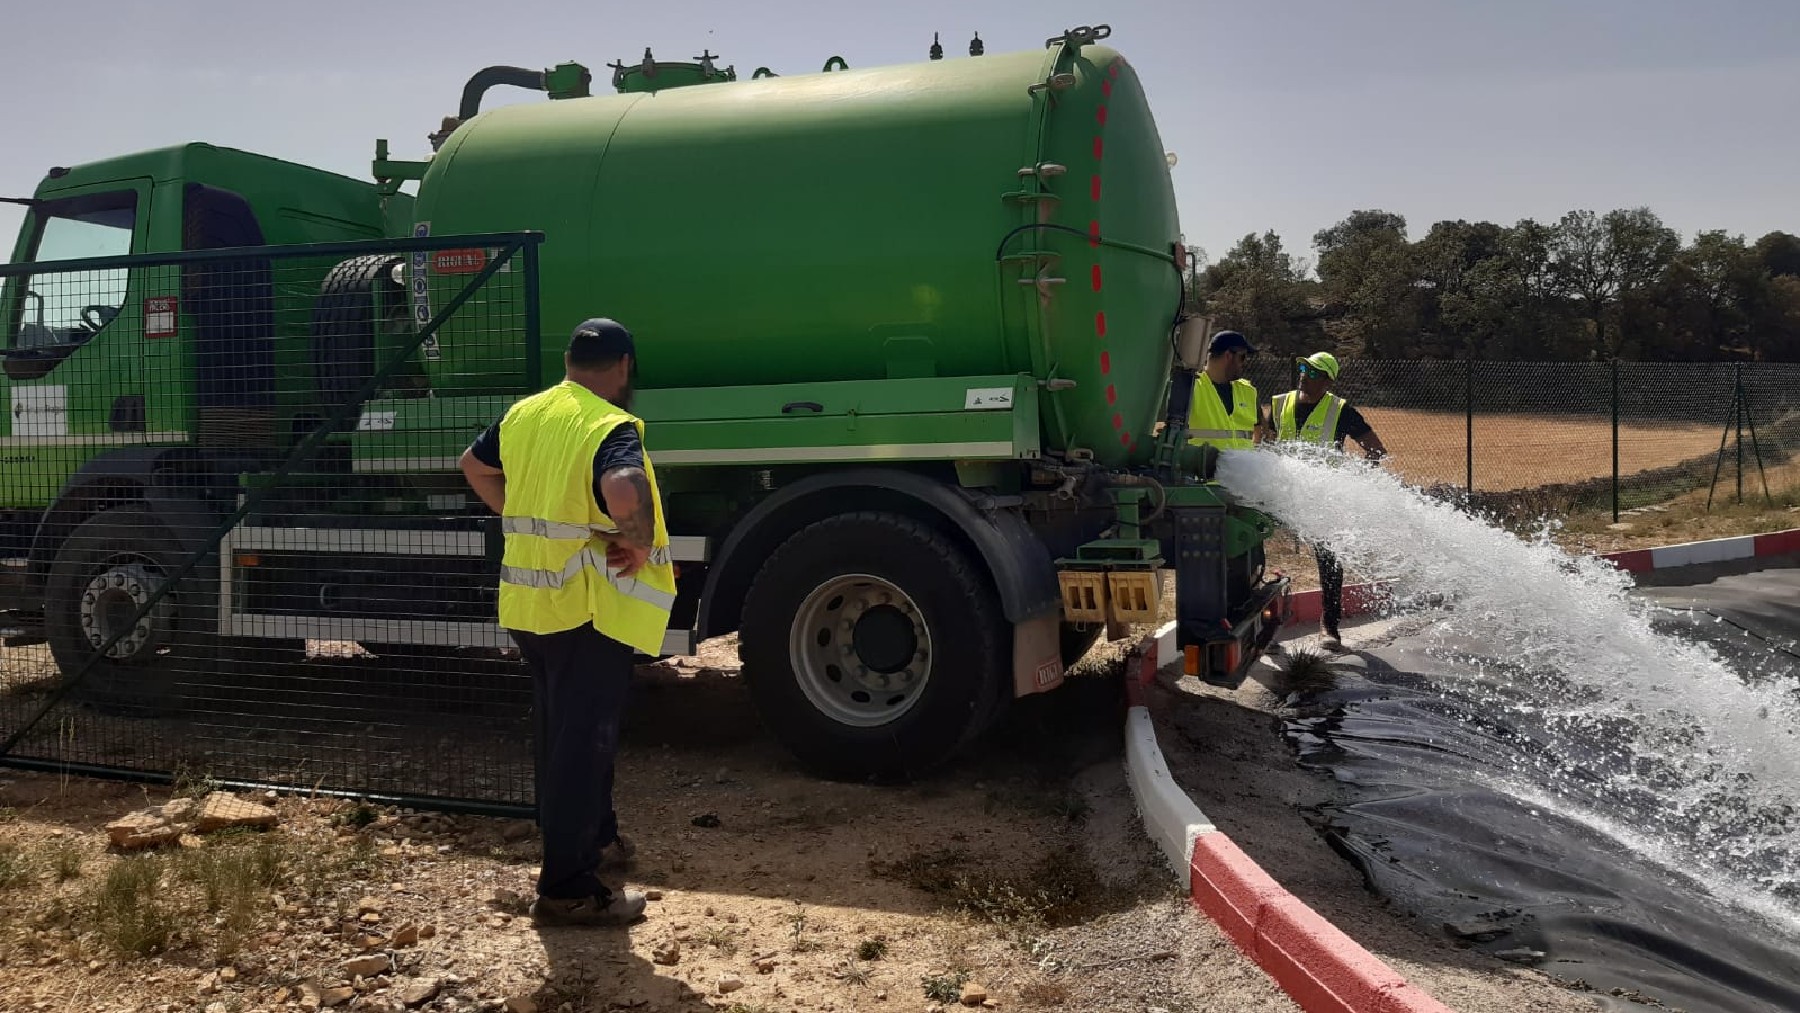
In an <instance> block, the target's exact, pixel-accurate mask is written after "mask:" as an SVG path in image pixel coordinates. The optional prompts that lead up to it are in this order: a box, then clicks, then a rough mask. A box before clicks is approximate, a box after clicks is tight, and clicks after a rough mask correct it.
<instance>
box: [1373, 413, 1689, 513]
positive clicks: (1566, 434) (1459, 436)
mask: <svg viewBox="0 0 1800 1013" xmlns="http://www.w3.org/2000/svg"><path fill="white" fill-rule="evenodd" d="M1362 412H1363V417H1364V418H1366V419H1367V420H1368V422H1369V424H1370V425H1371V426H1374V427H1375V431H1376V432H1377V433H1379V434H1380V436H1381V441H1382V443H1384V444H1385V445H1386V446H1387V448H1388V450H1389V452H1390V455H1391V456H1390V458H1389V466H1390V467H1392V468H1394V469H1396V470H1398V471H1399V472H1400V473H1401V474H1402V475H1405V476H1406V478H1407V480H1408V481H1410V482H1415V483H1418V484H1421V485H1430V484H1434V483H1438V482H1449V483H1452V484H1454V485H1458V486H1460V485H1462V484H1463V482H1464V480H1465V478H1466V477H1467V469H1468V465H1467V456H1468V444H1467V432H1466V426H1467V422H1466V420H1465V418H1464V416H1463V415H1462V414H1461V413H1459V412H1429V411H1412V410H1408V409H1404V408H1364V409H1362ZM1718 447H1719V426H1718V425H1711V424H1709V425H1703V426H1702V425H1682V424H1679V423H1673V422H1657V423H1653V424H1639V423H1632V422H1626V423H1622V424H1621V425H1620V426H1619V468H1620V471H1621V473H1622V474H1632V473H1634V472H1638V471H1644V470H1647V469H1650V468H1660V467H1664V466H1667V465H1671V464H1678V463H1680V462H1682V461H1685V460H1688V459H1690V458H1693V457H1698V456H1700V455H1702V454H1706V453H1711V452H1714V451H1716V450H1717V449H1718ZM1610 474H1612V419H1611V417H1610V416H1605V415H1564V416H1554V415H1492V414H1477V415H1476V416H1475V487H1476V488H1477V489H1481V490H1486V491H1489V492H1493V491H1501V490H1507V489H1529V488H1532V487H1534V486H1539V485H1548V484H1551V483H1558V482H1579V481H1582V480H1584V479H1590V478H1598V477H1602V476H1605V475H1610Z"/></svg>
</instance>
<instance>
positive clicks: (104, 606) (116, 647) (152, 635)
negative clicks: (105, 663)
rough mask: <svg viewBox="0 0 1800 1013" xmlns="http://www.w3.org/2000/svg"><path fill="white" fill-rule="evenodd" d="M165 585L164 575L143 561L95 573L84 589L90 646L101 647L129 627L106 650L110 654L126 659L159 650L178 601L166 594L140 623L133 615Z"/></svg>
mask: <svg viewBox="0 0 1800 1013" xmlns="http://www.w3.org/2000/svg"><path fill="white" fill-rule="evenodd" d="M161 586H162V578H161V577H160V576H158V575H157V574H156V573H155V572H153V571H152V570H151V569H150V568H149V567H147V566H145V565H143V564H142V563H121V564H116V565H114V566H112V567H110V568H108V569H106V570H104V571H102V572H100V573H98V574H95V575H94V577H93V579H91V580H89V581H88V583H87V587H86V588H84V589H82V592H81V635H82V636H83V637H84V638H85V639H86V640H87V643H88V646H89V647H92V648H95V649H98V648H99V647H100V645H102V644H104V643H106V642H107V641H108V640H110V639H112V637H113V635H114V634H115V633H117V632H118V631H119V630H121V629H126V633H125V635H124V636H123V637H120V638H119V641H118V643H116V644H113V646H112V649H111V650H109V651H107V652H106V656H107V657H108V658H112V659H114V660H118V661H125V660H133V659H137V658H141V657H144V656H146V655H150V654H154V653H156V651H157V650H158V649H159V648H160V647H161V646H162V640H163V638H164V636H166V634H167V632H168V625H169V620H170V618H171V617H172V615H173V613H174V604H173V603H172V602H171V601H170V600H169V599H168V598H167V597H165V598H163V599H162V600H161V601H159V602H157V603H156V606H155V607H154V608H152V609H151V610H150V612H149V613H148V614H146V615H145V616H144V617H143V618H141V619H139V620H138V621H137V622H136V623H132V622H131V619H132V617H133V616H135V615H136V614H137V612H138V610H139V609H141V608H143V606H144V603H145V602H147V601H149V600H150V596H151V595H152V594H155V593H156V589H157V588H159V587H161ZM128 624H129V628H127V626H128Z"/></svg>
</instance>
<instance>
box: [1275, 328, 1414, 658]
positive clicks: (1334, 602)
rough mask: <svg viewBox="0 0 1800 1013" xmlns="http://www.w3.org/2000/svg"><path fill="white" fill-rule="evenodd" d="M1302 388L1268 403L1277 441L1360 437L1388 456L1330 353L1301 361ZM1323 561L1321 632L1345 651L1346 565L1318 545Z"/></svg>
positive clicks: (1374, 455) (1330, 442)
mask: <svg viewBox="0 0 1800 1013" xmlns="http://www.w3.org/2000/svg"><path fill="white" fill-rule="evenodd" d="M1299 366H1300V380H1299V386H1298V387H1297V388H1296V389H1294V390H1291V391H1288V392H1287V393H1285V394H1277V395H1275V397H1274V398H1273V399H1271V401H1270V403H1269V416H1270V418H1271V419H1272V420H1273V422H1274V426H1275V439H1276V441H1277V442H1280V441H1284V440H1298V441H1301V442H1304V443H1317V444H1322V445H1324V446H1329V447H1337V448H1339V449H1342V447H1343V444H1344V440H1345V439H1346V438H1349V439H1352V440H1355V441H1356V442H1357V443H1358V444H1360V445H1361V446H1362V448H1363V454H1364V456H1365V457H1367V458H1368V459H1369V460H1371V461H1379V460H1380V459H1381V458H1382V457H1383V456H1385V455H1386V454H1387V448H1386V447H1385V446H1383V445H1382V443H1381V437H1379V436H1377V435H1375V428H1374V427H1373V426H1371V425H1369V423H1368V420H1367V419H1364V418H1363V416H1362V413H1361V412H1359V411H1357V410H1356V409H1355V408H1354V407H1352V406H1351V405H1350V404H1349V402H1347V401H1345V400H1344V399H1343V398H1342V397H1339V396H1338V395H1337V394H1336V393H1335V392H1334V391H1333V390H1332V388H1333V387H1335V386H1336V385H1337V378H1338V361H1337V357H1336V356H1334V355H1332V354H1331V353H1330V352H1314V353H1313V354H1311V355H1308V356H1306V357H1305V358H1303V359H1300V360H1299ZM1313 555H1314V557H1316V558H1317V560H1318V563H1319V598H1320V612H1319V632H1320V633H1321V634H1322V635H1323V636H1324V638H1325V644H1324V646H1325V649H1326V650H1328V651H1341V650H1343V649H1344V641H1343V637H1341V636H1340V635H1339V634H1338V623H1339V622H1340V621H1341V620H1342V618H1343V614H1344V568H1343V566H1342V565H1340V564H1339V563H1338V560H1337V557H1336V556H1335V555H1333V554H1332V552H1331V550H1330V549H1327V548H1326V547H1325V546H1323V545H1315V546H1313Z"/></svg>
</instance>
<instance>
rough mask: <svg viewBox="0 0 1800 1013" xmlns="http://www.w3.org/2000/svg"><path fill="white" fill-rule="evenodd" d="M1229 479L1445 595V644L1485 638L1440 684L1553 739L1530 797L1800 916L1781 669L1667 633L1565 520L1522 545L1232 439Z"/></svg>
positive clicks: (1799, 759) (1391, 486) (1541, 756)
mask: <svg viewBox="0 0 1800 1013" xmlns="http://www.w3.org/2000/svg"><path fill="white" fill-rule="evenodd" d="M1218 480H1219V482H1220V483H1221V484H1222V485H1223V486H1224V487H1225V490H1226V491H1227V492H1228V494H1229V495H1230V496H1231V497H1232V498H1233V499H1234V500H1236V501H1238V502H1240V503H1243V504H1244V505H1246V506H1251V507H1254V508H1257V509H1260V510H1263V511H1266V512H1267V513H1269V514H1271V515H1273V516H1274V517H1276V518H1277V519H1278V520H1279V521H1280V522H1281V523H1282V524H1284V525H1285V526H1287V527H1288V528H1289V529H1290V530H1292V531H1293V532H1294V533H1295V534H1296V535H1298V536H1299V537H1300V538H1301V539H1302V540H1304V541H1306V542H1308V543H1312V544H1323V545H1325V546H1327V547H1329V548H1330V549H1331V551H1332V552H1333V553H1335V554H1337V555H1338V557H1339V558H1340V559H1341V560H1342V562H1343V564H1344V565H1345V567H1346V569H1347V570H1349V571H1351V572H1353V573H1357V574H1362V575H1366V576H1373V577H1379V578H1384V579H1385V580H1387V581H1391V584H1390V585H1389V588H1390V591H1389V593H1390V595H1391V597H1390V601H1391V602H1392V603H1393V607H1406V606H1407V605H1408V604H1409V603H1414V604H1416V603H1417V602H1418V601H1420V600H1422V599H1426V598H1429V599H1430V600H1434V601H1441V602H1442V603H1443V604H1442V605H1440V606H1438V607H1437V609H1436V611H1433V612H1431V613H1430V614H1431V615H1432V616H1433V618H1434V620H1435V621H1434V626H1435V631H1434V634H1435V637H1436V640H1437V642H1438V643H1439V644H1445V643H1449V642H1451V641H1452V640H1453V639H1455V640H1457V641H1458V642H1460V643H1463V644H1468V643H1471V642H1473V643H1479V644H1484V645H1488V646H1487V649H1486V650H1483V651H1480V652H1473V651H1469V650H1467V649H1466V648H1465V649H1462V650H1460V651H1445V652H1444V653H1454V654H1455V655H1456V657H1455V658H1454V659H1453V660H1456V661H1457V662H1458V666H1457V668H1456V670H1457V671H1458V672H1459V673H1460V674H1459V675H1457V676H1455V677H1451V678H1448V679H1446V680H1445V681H1444V682H1445V684H1444V685H1442V686H1440V689H1441V690H1442V691H1444V692H1446V693H1447V694H1451V695H1454V696H1456V697H1459V698H1462V699H1464V700H1468V701H1470V702H1472V703H1473V704H1474V705H1476V706H1478V707H1481V708H1487V710H1486V711H1485V713H1490V714H1496V715H1500V716H1501V717H1503V718H1512V719H1517V720H1518V721H1519V722H1521V723H1524V724H1528V725H1529V726H1531V727H1532V728H1533V729H1534V730H1535V731H1536V732H1537V734H1538V735H1540V736H1541V737H1542V739H1543V741H1542V742H1541V743H1540V746H1541V747H1542V748H1539V749H1535V750H1532V751H1531V752H1530V753H1529V754H1526V755H1521V756H1520V757H1519V758H1518V759H1517V761H1516V762H1515V763H1514V770H1513V775H1514V776H1515V777H1516V778H1518V779H1519V783H1518V784H1517V785H1516V788H1517V789H1518V790H1516V791H1515V792H1514V794H1516V795H1526V794H1530V795H1532V796H1534V797H1539V798H1542V797H1544V796H1545V795H1546V793H1547V794H1548V795H1549V796H1552V797H1555V798H1557V799H1559V800H1560V802H1561V804H1560V805H1559V806H1558V808H1559V809H1562V810H1564V811H1565V812H1568V811H1571V810H1573V811H1576V812H1586V813H1588V814H1590V815H1591V817H1592V818H1591V819H1590V820H1588V822H1589V823H1590V824H1591V825H1594V826H1596V827H1597V828H1605V829H1608V830H1609V831H1611V832H1612V834H1613V836H1615V837H1619V838H1620V839H1622V840H1623V841H1624V843H1626V844H1628V845H1629V846H1632V847H1633V848H1634V849H1636V850H1639V851H1640V852H1645V853H1651V857H1653V858H1656V859H1657V860H1659V861H1661V862H1664V863H1666V864H1668V865H1669V866H1670V867H1671V868H1673V869H1679V870H1682V871H1684V872H1686V873H1688V874H1690V875H1694V876H1696V877H1697V878H1699V879H1700V880H1701V881H1702V882H1704V883H1705V884H1706V885H1707V886H1708V888H1709V889H1710V890H1711V891H1712V892H1715V893H1717V894H1720V895H1722V896H1724V897H1726V898H1728V899H1734V900H1737V901H1739V902H1740V903H1746V904H1748V905H1749V906H1750V907H1752V908H1754V909H1756V910H1758V911H1761V912H1763V913H1764V914H1769V915H1774V916H1776V917H1778V918H1779V920H1781V921H1784V922H1787V923H1789V924H1791V925H1800V704H1797V703H1796V700H1795V697H1794V695H1793V693H1792V690H1793V687H1792V686H1791V685H1789V684H1784V680H1783V679H1782V678H1781V677H1780V675H1779V674H1778V670H1779V666H1778V665H1775V664H1773V663H1771V664H1770V665H1768V666H1766V667H1765V668H1764V669H1763V670H1759V671H1749V672H1734V671H1733V670H1732V669H1731V668H1730V667H1729V666H1728V665H1727V664H1725V662H1723V661H1722V660H1721V659H1720V657H1719V656H1718V655H1717V654H1715V653H1714V652H1713V650H1712V649H1711V648H1710V647H1708V646H1707V645H1705V644H1703V643H1700V642H1698V641H1693V640H1687V639H1683V638H1680V637H1677V636H1672V635H1669V634H1666V633H1663V632H1660V631H1658V630H1657V629H1655V628H1654V627H1653V625H1652V618H1653V616H1654V614H1655V613H1656V609H1655V608H1654V606H1652V605H1650V604H1649V603H1646V602H1645V601H1644V600H1643V599H1641V598H1639V597H1636V596H1634V595H1632V594H1631V593H1630V590H1631V587H1632V581H1631V578H1630V576H1629V575H1628V574H1626V573H1624V572H1623V571H1620V570H1618V569H1617V568H1615V567H1614V566H1612V564H1610V563H1609V562H1607V561H1605V560H1601V559H1596V558H1591V557H1581V556H1575V555H1571V554H1569V553H1568V552H1565V551H1563V550H1562V549H1561V548H1560V547H1559V546H1557V545H1556V543H1555V542H1554V541H1553V540H1552V535H1553V534H1554V533H1555V530H1556V527H1555V525H1553V524H1545V525H1543V526H1542V527H1540V529H1539V530H1538V531H1536V532H1535V533H1534V534H1532V535H1531V536H1530V537H1519V536H1517V535H1514V534H1512V533H1510V532H1508V531H1506V530H1505V529H1504V528H1501V527H1499V526H1498V525H1496V524H1493V523H1490V522H1488V521H1486V520H1484V519H1482V518H1480V517H1477V516H1475V515H1473V514H1471V513H1469V512H1467V511H1465V510H1463V509H1461V508H1459V507H1458V506H1457V505H1456V504H1453V503H1450V502H1447V501H1445V500H1442V499H1439V498H1435V497H1432V496H1429V495H1427V494H1425V493H1424V492H1422V491H1420V490H1419V489H1416V488H1413V487H1411V486H1409V485H1407V484H1406V483H1405V482H1403V481H1402V480H1401V479H1400V478H1399V477H1398V476H1397V475H1395V474H1394V473H1392V472H1390V471H1388V470H1387V469H1385V468H1382V467H1380V466H1379V465H1373V464H1369V463H1367V462H1363V461H1361V460H1358V459H1353V458H1351V457H1349V456H1348V455H1345V454H1343V453H1341V452H1338V451H1336V450H1335V449H1332V448H1325V447H1317V446H1306V445H1300V444H1278V445H1273V446H1269V445H1265V446H1264V447H1261V448H1258V449H1256V450H1251V451H1227V452H1225V453H1224V454H1222V455H1221V458H1220V463H1219V470H1218ZM1437 596H1442V597H1441V598H1438V597H1437ZM1616 828H1623V829H1622V830H1619V829H1616Z"/></svg>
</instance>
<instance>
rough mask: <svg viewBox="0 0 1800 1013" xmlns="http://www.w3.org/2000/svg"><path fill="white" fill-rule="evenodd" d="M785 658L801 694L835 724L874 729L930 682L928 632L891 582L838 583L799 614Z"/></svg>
mask: <svg viewBox="0 0 1800 1013" xmlns="http://www.w3.org/2000/svg"><path fill="white" fill-rule="evenodd" d="M788 656H789V658H790V659H791V660H792V663H793V666H794V673H795V675H796V677H797V678H798V680H799V683H800V690H801V692H803V693H804V694H806V698H807V700H808V701H810V702H811V703H812V705H813V706H814V707H816V708H818V709H819V711H820V712H821V713H823V714H824V715H825V716H827V717H829V718H830V719H831V720H833V721H835V722H837V723H838V724H842V725H848V726H851V727H854V728H873V727H876V726H878V725H884V724H888V723H890V722H892V721H895V720H897V719H899V718H900V717H901V716H902V715H904V714H906V713H907V712H908V711H910V710H912V709H913V707H914V706H916V705H917V704H918V701H919V698H920V697H921V696H922V695H923V693H924V689H925V686H926V684H927V683H928V682H929V681H930V679H931V658H932V643H931V630H930V629H929V628H927V627H926V625H925V620H924V617H923V616H922V615H921V614H920V612H919V607H918V604H917V603H916V602H914V601H913V600H912V598H911V597H910V596H908V595H907V594H906V592H904V591H902V590H900V588H899V587H897V586H896V585H894V584H893V583H891V582H889V581H887V580H884V579H882V578H880V577H875V576H871V575H869V574H862V573H858V574H847V575H845V576H841V577H834V578H832V579H831V580H828V581H826V582H825V583H823V584H820V585H819V586H818V587H816V588H814V589H813V590H812V592H811V593H810V594H808V595H807V596H806V598H805V600H803V601H802V602H801V603H800V608H799V609H798V610H796V612H795V613H794V621H793V625H792V627H791V628H790V631H789V635H788Z"/></svg>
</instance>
